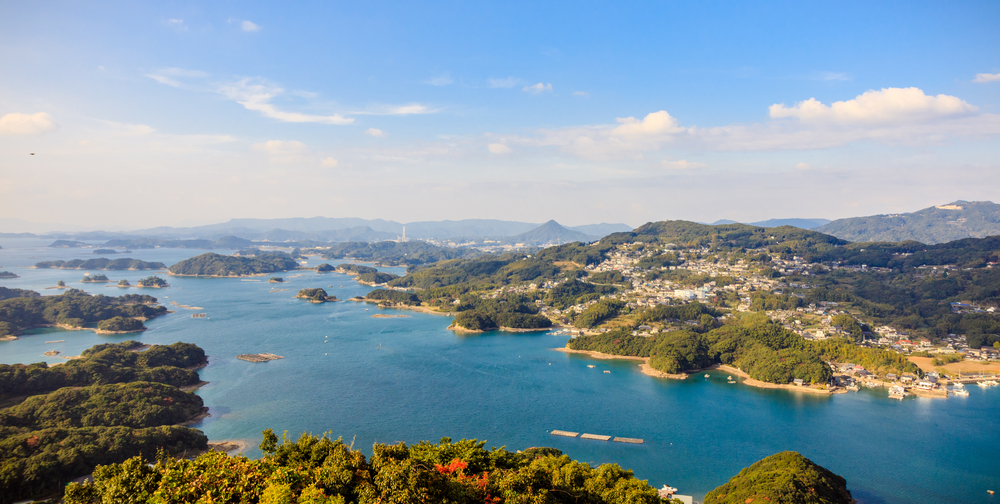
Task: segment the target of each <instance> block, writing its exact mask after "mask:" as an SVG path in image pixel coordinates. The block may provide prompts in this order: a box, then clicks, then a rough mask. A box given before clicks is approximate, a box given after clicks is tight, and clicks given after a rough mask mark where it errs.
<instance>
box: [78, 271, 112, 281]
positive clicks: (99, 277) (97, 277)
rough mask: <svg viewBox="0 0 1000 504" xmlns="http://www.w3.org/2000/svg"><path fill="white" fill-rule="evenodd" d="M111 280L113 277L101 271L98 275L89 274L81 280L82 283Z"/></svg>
mask: <svg viewBox="0 0 1000 504" xmlns="http://www.w3.org/2000/svg"><path fill="white" fill-rule="evenodd" d="M110 281H111V279H109V278H108V276H107V275H104V274H100V273H99V274H97V275H87V276H85V277H83V278H82V279H81V280H80V282H81V283H107V282H110Z"/></svg>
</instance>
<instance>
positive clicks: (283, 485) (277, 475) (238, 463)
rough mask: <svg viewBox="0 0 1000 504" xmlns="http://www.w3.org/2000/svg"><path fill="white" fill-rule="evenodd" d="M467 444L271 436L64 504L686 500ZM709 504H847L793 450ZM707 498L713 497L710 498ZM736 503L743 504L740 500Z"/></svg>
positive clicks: (760, 465)
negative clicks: (249, 450) (356, 443)
mask: <svg viewBox="0 0 1000 504" xmlns="http://www.w3.org/2000/svg"><path fill="white" fill-rule="evenodd" d="M485 444H486V443H485V441H477V440H475V439H463V440H461V441H457V442H453V441H452V440H451V439H450V438H442V439H441V440H440V442H438V443H430V442H427V441H421V442H419V443H416V444H412V445H407V444H405V443H402V442H400V443H398V444H394V445H390V444H381V443H376V444H375V445H374V446H373V447H372V456H371V458H370V459H369V458H367V457H365V455H364V454H363V453H361V452H360V451H358V450H354V449H353V447H352V446H349V445H347V444H345V443H344V442H343V440H342V439H341V438H338V439H335V440H331V439H330V438H329V437H328V436H327V435H323V436H312V435H308V434H302V435H301V436H300V437H299V438H298V439H297V440H295V441H293V440H292V439H290V438H288V437H286V436H282V438H281V439H280V440H279V439H278V436H277V435H275V434H274V432H273V431H272V430H271V429H268V430H266V431H264V439H263V442H262V443H261V444H260V449H261V451H263V452H264V457H263V458H261V459H258V460H251V459H248V458H246V457H241V456H236V457H233V456H228V455H226V454H224V453H219V452H209V453H206V454H204V455H201V456H199V457H198V458H196V459H194V460H188V459H179V458H162V459H159V460H157V461H156V463H155V465H152V464H151V462H152V461H151V460H150V458H149V457H146V458H143V457H135V458H132V459H129V460H127V461H125V462H123V463H118V464H113V465H110V466H107V467H104V468H101V469H100V470H98V471H96V472H95V473H94V482H92V483H83V484H77V483H73V484H70V485H69V486H68V487H67V488H66V498H65V501H64V502H65V503H66V504H91V503H95V502H107V501H108V500H109V499H112V498H113V497H114V496H115V495H129V496H132V498H133V500H132V501H131V502H137V503H144V502H157V503H161V504H170V503H178V504H179V503H183V502H203V501H208V500H209V498H210V497H209V496H211V500H212V501H213V502H247V503H256V502H260V503H279V502H280V503H294V502H298V503H331V504H332V503H346V502H353V503H358V504H375V503H399V504H410V503H417V502H422V503H427V504H436V503H460V504H464V503H468V504H472V503H476V504H479V503H483V502H485V503H488V504H506V503H510V504H532V503H537V504H578V503H591V504H661V503H666V504H679V503H680V502H681V501H680V500H678V499H672V498H669V497H662V498H661V496H660V494H659V492H658V491H657V489H656V488H654V487H653V486H650V485H649V483H648V482H647V481H646V480H639V479H637V478H636V477H635V475H634V473H633V472H632V471H631V470H628V469H623V468H621V467H620V466H619V465H617V464H602V465H600V466H597V467H593V466H591V465H590V464H586V463H583V462H577V461H574V460H572V459H571V458H570V457H569V456H567V455H564V454H563V453H562V452H560V451H559V450H556V449H553V448H530V449H527V450H524V451H522V452H518V453H513V452H510V451H507V450H506V449H504V448H492V449H486V448H485ZM709 496H710V498H711V499H710V500H706V503H712V504H721V503H726V504H729V503H734V504H735V503H737V502H738V503H740V504H746V503H748V502H756V501H757V499H759V500H760V502H776V503H783V504H850V503H853V502H854V500H853V499H852V496H851V492H850V491H849V490H847V485H846V481H845V480H844V478H842V477H840V476H838V475H836V474H834V473H832V472H830V471H829V470H827V469H825V468H823V467H821V466H819V465H816V464H814V463H813V462H811V461H810V460H808V459H806V458H805V457H803V456H801V455H800V454H798V453H795V452H782V453H779V454H776V455H772V456H770V457H767V458H765V459H763V460H761V461H759V462H757V463H755V464H753V465H752V466H750V467H748V468H746V469H744V470H743V471H741V472H740V474H739V475H737V476H735V477H733V478H732V479H731V480H729V482H727V483H726V484H724V485H722V486H720V487H719V488H716V489H715V490H713V491H712V492H711V493H709ZM706 499H709V497H706ZM737 499H740V500H737Z"/></svg>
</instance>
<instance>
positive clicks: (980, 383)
mask: <svg viewBox="0 0 1000 504" xmlns="http://www.w3.org/2000/svg"><path fill="white" fill-rule="evenodd" d="M976 385H979V386H980V387H982V388H989V386H990V384H989V383H986V382H984V381H981V382H979V383H977V384H976Z"/></svg>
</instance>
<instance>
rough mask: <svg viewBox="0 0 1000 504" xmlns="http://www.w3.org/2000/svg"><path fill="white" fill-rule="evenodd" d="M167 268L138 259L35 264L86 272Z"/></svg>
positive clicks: (40, 266) (100, 259) (124, 258)
mask: <svg viewBox="0 0 1000 504" xmlns="http://www.w3.org/2000/svg"><path fill="white" fill-rule="evenodd" d="M166 267H167V266H166V265H165V264H163V263H161V262H146V261H140V260H138V259H129V258H128V257H123V258H121V259H108V258H106V257H101V258H99V259H87V260H86V261H84V260H83V259H73V260H72V261H42V262H40V263H36V264H35V268H38V269H85V270H105V271H109V270H156V269H163V268H166Z"/></svg>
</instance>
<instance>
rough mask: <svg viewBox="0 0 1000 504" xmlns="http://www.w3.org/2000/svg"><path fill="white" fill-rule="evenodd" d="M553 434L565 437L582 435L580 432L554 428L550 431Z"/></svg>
mask: <svg viewBox="0 0 1000 504" xmlns="http://www.w3.org/2000/svg"><path fill="white" fill-rule="evenodd" d="M550 434H552V435H553V436H563V437H577V436H579V435H580V433H579V432H569V431H564V430H554V431H552V432H550Z"/></svg>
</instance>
